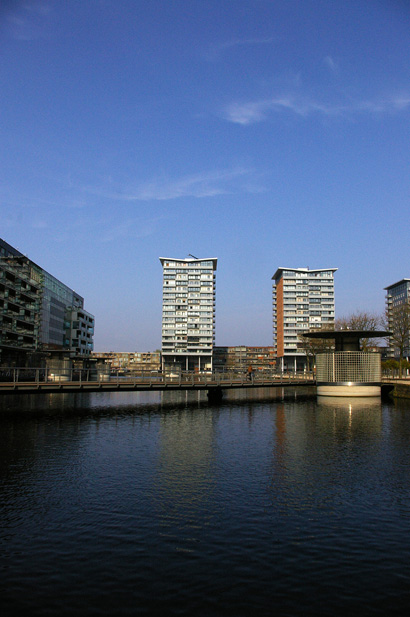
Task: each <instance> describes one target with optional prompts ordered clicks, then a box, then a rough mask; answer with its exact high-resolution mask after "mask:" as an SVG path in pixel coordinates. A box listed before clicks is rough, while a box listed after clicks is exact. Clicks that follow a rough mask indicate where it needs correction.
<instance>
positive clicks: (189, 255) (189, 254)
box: [188, 253, 199, 259]
mask: <svg viewBox="0 0 410 617" xmlns="http://www.w3.org/2000/svg"><path fill="white" fill-rule="evenodd" d="M188 257H193V258H194V259H199V257H195V255H191V253H188Z"/></svg>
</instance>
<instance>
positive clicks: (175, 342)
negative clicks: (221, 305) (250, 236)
mask: <svg viewBox="0 0 410 617" xmlns="http://www.w3.org/2000/svg"><path fill="white" fill-rule="evenodd" d="M160 261H161V264H162V268H163V285H162V362H163V367H164V368H165V369H167V368H172V367H174V368H178V369H182V370H198V371H202V370H212V351H213V346H214V340H215V271H216V264H217V259H216V258H214V257H213V258H207V259H197V258H196V257H189V258H187V259H175V258H166V257H160Z"/></svg>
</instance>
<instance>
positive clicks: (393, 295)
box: [384, 279, 410, 358]
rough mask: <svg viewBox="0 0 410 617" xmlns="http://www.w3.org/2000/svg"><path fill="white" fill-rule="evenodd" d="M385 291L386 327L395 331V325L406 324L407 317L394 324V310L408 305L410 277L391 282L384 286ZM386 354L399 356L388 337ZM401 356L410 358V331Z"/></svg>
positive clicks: (409, 299)
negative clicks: (391, 283)
mask: <svg viewBox="0 0 410 617" xmlns="http://www.w3.org/2000/svg"><path fill="white" fill-rule="evenodd" d="M384 289H385V291H386V315H387V321H388V329H389V330H390V331H395V330H396V329H397V325H398V326H399V327H400V326H402V327H403V326H404V327H405V324H406V321H408V320H407V317H404V318H402V319H399V321H400V322H401V323H398V324H396V323H395V321H396V319H395V316H394V310H395V309H397V308H398V307H400V306H403V305H406V304H407V305H410V279H401V281H398V282H397V283H393V285H389V286H388V287H385V288H384ZM388 355H389V356H390V357H391V358H394V357H399V355H400V354H399V350H398V349H396V348H395V346H394V343H393V341H392V340H391V339H390V341H389V347H388ZM403 356H404V357H405V358H410V332H409V335H408V338H407V344H406V345H405V348H404V350H403Z"/></svg>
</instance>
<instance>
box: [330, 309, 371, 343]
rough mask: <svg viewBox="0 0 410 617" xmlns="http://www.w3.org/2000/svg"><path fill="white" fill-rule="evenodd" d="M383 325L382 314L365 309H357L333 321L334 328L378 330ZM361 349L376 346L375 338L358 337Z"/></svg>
mask: <svg viewBox="0 0 410 617" xmlns="http://www.w3.org/2000/svg"><path fill="white" fill-rule="evenodd" d="M382 326H383V316H382V315H378V314H377V313H368V312H367V311H357V312H356V313H352V314H351V315H348V316H347V317H338V319H336V321H335V330H378V329H379V328H381V327H382ZM360 346H361V348H362V351H369V350H370V349H371V348H372V347H376V346H377V339H374V338H371V337H369V338H362V339H360Z"/></svg>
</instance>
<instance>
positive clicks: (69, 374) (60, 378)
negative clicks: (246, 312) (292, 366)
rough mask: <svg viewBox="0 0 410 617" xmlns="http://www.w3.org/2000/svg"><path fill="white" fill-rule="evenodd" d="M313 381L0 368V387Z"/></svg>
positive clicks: (233, 373)
mask: <svg viewBox="0 0 410 617" xmlns="http://www.w3.org/2000/svg"><path fill="white" fill-rule="evenodd" d="M312 380H313V375H312V373H311V372H299V373H294V372H286V373H281V372H276V371H272V370H266V371H264V370H263V371H262V370H259V371H254V372H253V373H252V374H249V373H248V372H247V371H244V370H239V369H238V370H218V371H213V372H210V371H209V372H208V371H203V372H198V371H178V372H172V371H165V372H162V371H121V370H117V371H116V370H109V367H108V368H107V370H96V369H95V368H66V367H55V368H54V367H47V368H40V367H39V368H27V367H0V385H1V384H2V383H3V384H6V383H8V384H11V383H13V384H18V383H33V385H36V384H44V383H59V384H63V383H74V382H77V383H78V384H79V385H81V384H83V383H84V384H85V383H104V382H110V383H118V384H120V383H134V384H135V385H137V384H138V383H140V384H149V385H151V386H153V385H155V384H157V385H159V384H175V385H184V386H186V385H190V384H192V385H195V384H198V385H199V384H209V385H213V386H215V385H219V384H221V385H229V384H232V385H233V384H238V385H241V386H244V385H246V384H249V385H256V384H258V385H261V386H263V385H265V384H266V385H269V384H271V383H272V382H275V383H279V384H280V383H289V381H297V382H298V383H301V382H306V383H309V382H311V381H312Z"/></svg>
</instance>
